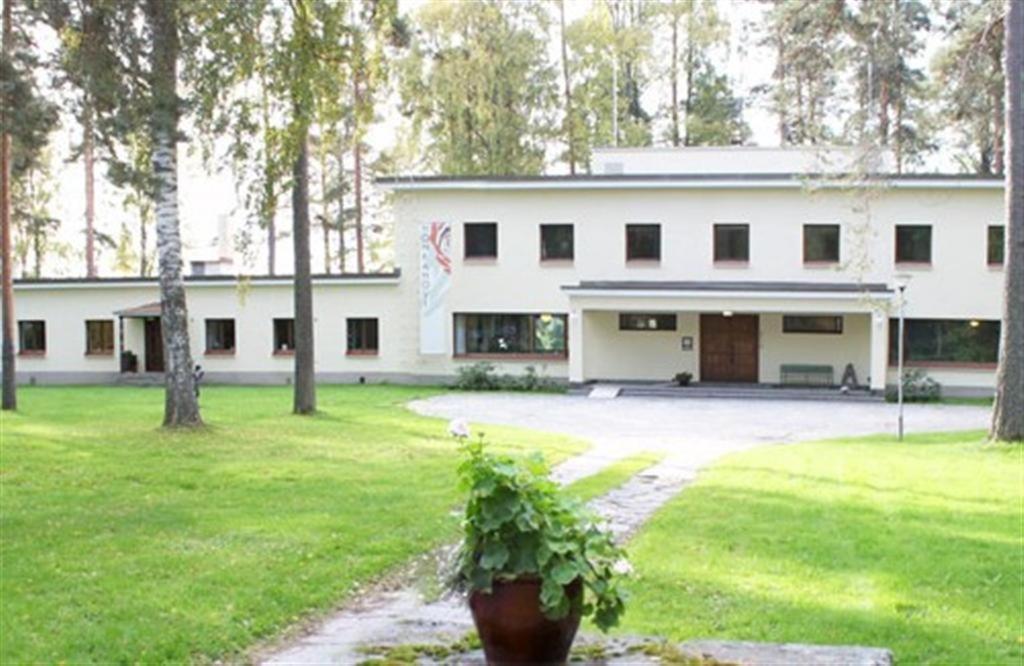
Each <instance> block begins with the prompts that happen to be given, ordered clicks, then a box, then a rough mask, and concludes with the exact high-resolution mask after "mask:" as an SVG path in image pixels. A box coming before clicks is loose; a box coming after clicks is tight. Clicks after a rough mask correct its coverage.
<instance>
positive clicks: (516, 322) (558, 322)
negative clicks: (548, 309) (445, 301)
mask: <svg viewBox="0 0 1024 666" xmlns="http://www.w3.org/2000/svg"><path fill="white" fill-rule="evenodd" d="M566 320H567V317H566V315H564V314H468V313H465V314H463V313H458V314H456V315H455V355H456V356H472V355H475V354H483V355H491V354H523V355H529V356H550V357H554V358H564V357H565V356H566V349H567V345H566V342H567V338H566V333H567V323H566Z"/></svg>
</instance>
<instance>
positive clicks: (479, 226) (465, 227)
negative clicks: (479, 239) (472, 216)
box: [462, 222, 498, 259]
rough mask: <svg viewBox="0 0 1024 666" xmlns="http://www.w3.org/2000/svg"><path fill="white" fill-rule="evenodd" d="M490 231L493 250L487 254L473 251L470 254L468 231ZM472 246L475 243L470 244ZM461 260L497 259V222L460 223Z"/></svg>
mask: <svg viewBox="0 0 1024 666" xmlns="http://www.w3.org/2000/svg"><path fill="white" fill-rule="evenodd" d="M484 229H492V230H493V231H494V239H493V245H494V247H493V250H488V252H489V253H488V254H484V253H482V252H478V251H474V252H473V253H470V245H471V243H470V238H469V236H470V231H471V230H473V231H482V230H484ZM472 244H473V245H475V244H476V242H474V243H472ZM462 258H463V259H497V258H498V223H497V222H463V223H462Z"/></svg>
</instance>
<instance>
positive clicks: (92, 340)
mask: <svg viewBox="0 0 1024 666" xmlns="http://www.w3.org/2000/svg"><path fill="white" fill-rule="evenodd" d="M85 353H86V354H88V355H89V356H109V355H110V354H113V353H114V322H112V321H111V320H109V319H87V320H86V322H85Z"/></svg>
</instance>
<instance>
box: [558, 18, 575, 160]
mask: <svg viewBox="0 0 1024 666" xmlns="http://www.w3.org/2000/svg"><path fill="white" fill-rule="evenodd" d="M558 41H559V45H560V46H561V48H562V91H563V94H564V99H565V108H564V109H563V111H564V113H565V116H564V118H563V120H562V124H563V131H564V132H565V145H566V159H567V160H568V162H569V173H570V174H572V175H575V174H576V117H575V115H576V114H575V113H573V110H572V77H571V75H570V74H569V45H568V41H567V40H566V38H565V0H558Z"/></svg>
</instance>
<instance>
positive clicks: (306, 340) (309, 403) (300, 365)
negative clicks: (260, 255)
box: [292, 129, 316, 414]
mask: <svg viewBox="0 0 1024 666" xmlns="http://www.w3.org/2000/svg"><path fill="white" fill-rule="evenodd" d="M308 140H309V130H308V129H303V130H302V134H301V137H300V143H299V153H298V156H297V157H296V158H295V164H294V167H293V171H292V180H293V182H292V227H293V228H292V241H293V242H294V246H295V399H294V407H293V411H294V412H295V413H296V414H312V413H313V412H314V411H316V379H315V376H314V367H313V280H312V278H311V277H310V268H309V266H310V259H309V147H308V146H307V145H306V144H307V142H308Z"/></svg>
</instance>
